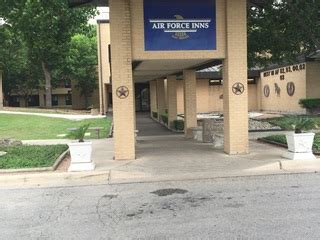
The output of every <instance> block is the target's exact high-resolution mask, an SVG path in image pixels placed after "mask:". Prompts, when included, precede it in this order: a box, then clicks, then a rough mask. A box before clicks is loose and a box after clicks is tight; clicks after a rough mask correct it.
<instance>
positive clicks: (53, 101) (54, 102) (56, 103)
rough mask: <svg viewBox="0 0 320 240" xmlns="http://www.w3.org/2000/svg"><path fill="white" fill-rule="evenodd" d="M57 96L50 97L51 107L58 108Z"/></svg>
mask: <svg viewBox="0 0 320 240" xmlns="http://www.w3.org/2000/svg"><path fill="white" fill-rule="evenodd" d="M58 99H59V98H58V95H52V106H58V105H59V100H58Z"/></svg>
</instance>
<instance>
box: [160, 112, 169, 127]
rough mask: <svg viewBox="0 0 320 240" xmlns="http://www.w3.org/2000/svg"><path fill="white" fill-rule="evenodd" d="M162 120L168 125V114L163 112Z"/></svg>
mask: <svg viewBox="0 0 320 240" xmlns="http://www.w3.org/2000/svg"><path fill="white" fill-rule="evenodd" d="M161 121H162V122H163V123H164V124H166V125H167V126H168V114H167V113H164V114H161Z"/></svg>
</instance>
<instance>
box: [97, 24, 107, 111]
mask: <svg viewBox="0 0 320 240" xmlns="http://www.w3.org/2000/svg"><path fill="white" fill-rule="evenodd" d="M109 44H110V24H109V23H106V22H98V24H97V45H98V74H99V92H98V95H99V99H98V101H99V102H98V103H99V108H100V109H99V110H100V114H105V113H106V112H108V96H107V95H108V94H107V87H106V86H107V85H106V84H110V63H109V47H108V46H109Z"/></svg>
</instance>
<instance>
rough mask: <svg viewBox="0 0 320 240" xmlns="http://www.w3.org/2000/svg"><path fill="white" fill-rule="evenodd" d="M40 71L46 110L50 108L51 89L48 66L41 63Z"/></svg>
mask: <svg viewBox="0 0 320 240" xmlns="http://www.w3.org/2000/svg"><path fill="white" fill-rule="evenodd" d="M42 70H43V73H44V79H45V82H46V84H45V87H46V90H45V91H46V108H52V87H51V79H52V77H51V73H50V70H49V68H48V65H47V64H46V63H45V62H42Z"/></svg>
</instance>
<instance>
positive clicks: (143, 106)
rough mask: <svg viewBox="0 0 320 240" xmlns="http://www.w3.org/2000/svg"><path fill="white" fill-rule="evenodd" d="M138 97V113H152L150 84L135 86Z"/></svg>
mask: <svg viewBox="0 0 320 240" xmlns="http://www.w3.org/2000/svg"><path fill="white" fill-rule="evenodd" d="M135 90H136V93H135V96H136V111H137V112H149V111H150V90H149V84H146V83H137V84H136V85H135Z"/></svg>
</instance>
